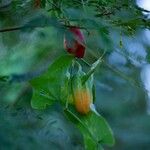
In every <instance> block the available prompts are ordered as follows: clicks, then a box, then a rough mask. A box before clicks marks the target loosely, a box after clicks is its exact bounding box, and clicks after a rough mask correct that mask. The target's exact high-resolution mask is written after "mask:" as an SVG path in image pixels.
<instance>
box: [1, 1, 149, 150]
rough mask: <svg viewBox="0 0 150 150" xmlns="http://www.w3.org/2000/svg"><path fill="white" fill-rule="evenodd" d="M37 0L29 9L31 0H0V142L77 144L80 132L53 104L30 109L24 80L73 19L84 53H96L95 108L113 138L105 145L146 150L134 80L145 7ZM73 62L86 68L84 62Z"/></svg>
mask: <svg viewBox="0 0 150 150" xmlns="http://www.w3.org/2000/svg"><path fill="white" fill-rule="evenodd" d="M41 2H42V3H41V8H35V7H34V0H24V1H22V0H1V1H0V95H1V100H0V120H1V123H0V140H1V141H0V149H4V150H5V149H6V150H7V149H12V150H13V149H14V150H16V149H33V148H36V149H45V150H47V149H49V148H51V149H54V150H55V149H56V150H57V149H58V150H59V149H64V150H67V149H68V150H69V149H76V150H80V149H81V150H82V149H84V142H83V136H82V135H81V133H80V132H79V130H78V129H77V128H76V127H75V126H74V125H73V124H72V123H71V122H68V120H66V119H65V117H64V115H63V110H62V108H61V107H60V105H59V104H57V103H56V104H55V105H54V106H53V107H49V108H47V109H46V110H44V111H37V110H34V109H32V108H31V104H30V101H31V97H32V92H33V91H32V88H31V85H29V83H28V81H29V80H31V79H34V78H35V77H40V76H44V72H45V71H46V70H47V68H48V67H49V65H50V64H51V63H52V62H54V60H55V59H56V58H58V56H61V55H62V54H66V52H65V50H64V48H63V37H64V32H66V29H67V28H68V27H69V26H78V27H80V28H81V29H82V30H83V32H84V34H85V38H86V56H85V60H86V61H87V62H88V63H89V64H92V63H93V62H95V61H96V60H97V59H98V58H100V57H102V63H101V64H100V65H99V66H98V67H97V68H96V70H95V73H96V77H95V84H96V108H97V111H98V112H99V113H100V114H101V115H102V116H104V117H105V118H106V120H108V122H109V124H110V125H111V127H112V130H113V132H114V135H115V139H116V143H115V145H114V147H112V148H108V147H107V146H104V147H105V149H115V150H120V149H121V150H136V149H138V150H143V149H144V150H149V146H150V144H149V143H150V121H149V120H150V116H149V115H148V114H147V112H146V109H147V97H146V92H145V91H144V88H143V85H142V83H141V79H140V72H141V68H142V67H143V66H144V65H143V63H142V62H146V63H149V58H150V53H149V49H150V45H149V41H148V39H147V38H146V36H145V30H149V29H150V20H149V17H148V15H149V12H147V11H146V10H144V9H142V8H140V7H139V6H137V5H136V2H135V1H133V0H123V1H120V0H72V1H68V0H58V1H54V0H41ZM143 12H144V13H143ZM145 12H146V13H145ZM15 28H16V29H15ZM148 35H149V34H148ZM133 43H134V44H133ZM139 44H140V45H139ZM141 45H142V46H141ZM103 54H104V55H103ZM80 62H81V64H82V66H83V69H84V71H85V72H87V71H88V70H89V65H87V63H85V62H84V61H82V60H80ZM62 63H64V62H63V61H62ZM62 65H63V64H62ZM59 67H61V66H59ZM52 76H53V77H56V76H55V75H54V74H52ZM49 78H50V77H49ZM53 79H54V78H53ZM35 80H36V78H35ZM60 80H61V78H60ZM33 81H34V80H33ZM42 82H43V81H42ZM45 82H46V83H47V81H45ZM47 84H49V83H47ZM43 86H46V85H45V84H43ZM55 86H57V85H55ZM55 92H56V93H57V91H55ZM56 93H55V95H56ZM57 96H60V95H57ZM97 124H100V123H97ZM86 137H88V135H87V136H86ZM62 139H63V140H62ZM99 149H101V147H99ZM91 150H92V148H91Z"/></svg>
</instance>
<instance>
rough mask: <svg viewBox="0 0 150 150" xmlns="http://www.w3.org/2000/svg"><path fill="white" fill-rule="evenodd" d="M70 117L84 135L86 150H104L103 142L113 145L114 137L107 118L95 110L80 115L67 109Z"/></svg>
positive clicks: (66, 112) (66, 111)
mask: <svg viewBox="0 0 150 150" xmlns="http://www.w3.org/2000/svg"><path fill="white" fill-rule="evenodd" d="M65 114H66V115H67V117H68V119H69V120H71V121H72V122H74V123H75V125H76V126H77V127H78V128H79V130H80V131H81V133H82V135H83V137H84V143H85V149H86V150H91V149H92V150H102V149H103V148H102V144H104V145H109V146H112V145H113V144H114V137H113V134H112V131H111V128H110V127H109V125H108V123H107V122H106V120H105V119H104V118H103V117H102V116H101V115H99V114H98V113H95V112H90V113H89V114H88V115H85V116H83V115H79V114H77V113H76V112H75V111H73V110H68V109H67V110H65Z"/></svg>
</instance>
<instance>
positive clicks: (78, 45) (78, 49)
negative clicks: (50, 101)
mask: <svg viewBox="0 0 150 150" xmlns="http://www.w3.org/2000/svg"><path fill="white" fill-rule="evenodd" d="M69 31H70V32H71V33H72V35H73V37H72V38H69V37H68V36H65V37H64V48H65V49H66V50H67V51H68V53H70V54H73V55H74V56H75V57H78V58H83V57H84V54H85V38H84V35H83V33H82V32H81V30H80V29H79V28H77V27H71V28H70V29H69Z"/></svg>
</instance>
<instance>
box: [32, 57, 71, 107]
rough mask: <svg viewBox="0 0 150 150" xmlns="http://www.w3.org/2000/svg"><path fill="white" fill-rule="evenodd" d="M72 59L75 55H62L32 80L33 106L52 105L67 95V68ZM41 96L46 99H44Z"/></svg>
mask: <svg viewBox="0 0 150 150" xmlns="http://www.w3.org/2000/svg"><path fill="white" fill-rule="evenodd" d="M72 60H73V56H70V55H65V56H61V57H60V58H58V59H57V60H56V61H55V62H54V63H53V64H52V65H51V66H50V67H49V68H48V71H47V72H46V73H44V74H43V75H42V76H39V77H37V78H35V79H33V80H31V85H32V86H33V89H34V90H33V92H34V94H33V98H32V102H31V104H32V107H34V108H39V109H41V108H45V106H46V105H47V104H48V105H50V104H52V102H54V101H56V100H62V99H63V98H64V97H65V96H66V90H65V88H67V85H66V84H67V83H68V82H67V80H66V78H67V70H68V68H69V66H70V64H71V62H72ZM35 93H36V94H35ZM37 97H39V98H37ZM41 97H43V98H45V100H42V99H43V98H41Z"/></svg>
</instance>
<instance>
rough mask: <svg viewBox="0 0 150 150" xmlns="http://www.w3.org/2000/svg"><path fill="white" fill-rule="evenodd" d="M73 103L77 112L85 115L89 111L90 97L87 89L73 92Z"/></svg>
mask: <svg viewBox="0 0 150 150" xmlns="http://www.w3.org/2000/svg"><path fill="white" fill-rule="evenodd" d="M74 102H75V107H76V109H77V111H78V112H79V113H81V114H87V113H88V112H89V111H90V104H91V103H92V96H91V94H90V92H89V90H87V89H81V90H77V91H75V92H74Z"/></svg>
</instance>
